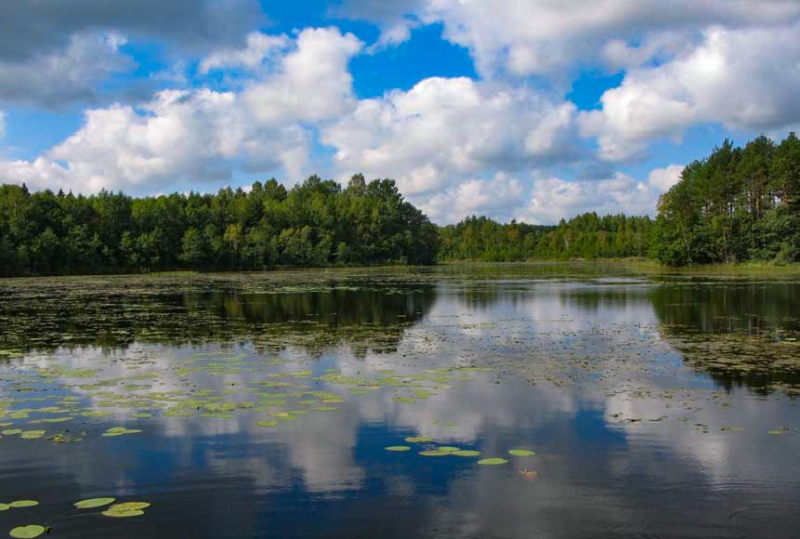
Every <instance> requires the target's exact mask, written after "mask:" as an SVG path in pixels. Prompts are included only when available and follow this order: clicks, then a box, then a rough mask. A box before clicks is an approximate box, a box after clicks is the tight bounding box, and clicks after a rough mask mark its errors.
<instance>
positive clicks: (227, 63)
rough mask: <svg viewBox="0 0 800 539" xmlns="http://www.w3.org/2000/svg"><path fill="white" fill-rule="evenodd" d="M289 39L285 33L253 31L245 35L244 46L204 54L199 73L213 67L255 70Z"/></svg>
mask: <svg viewBox="0 0 800 539" xmlns="http://www.w3.org/2000/svg"><path fill="white" fill-rule="evenodd" d="M290 43H291V40H290V39H289V38H288V37H286V36H285V35H280V36H271V35H269V34H264V33H261V32H253V33H251V34H249V35H248V36H247V43H246V45H245V47H244V48H239V49H222V50H218V51H214V52H212V53H211V54H209V55H208V56H206V57H205V58H204V59H203V60H202V61H201V62H200V65H199V66H198V71H199V72H200V73H201V74H206V73H208V72H209V71H211V70H213V69H224V68H231V67H233V68H246V69H249V70H256V69H257V68H259V67H261V64H262V63H263V62H264V60H265V59H266V58H267V57H269V56H270V55H271V54H275V53H278V52H280V51H283V50H284V49H286V48H287V47H288V46H289V45H290Z"/></svg>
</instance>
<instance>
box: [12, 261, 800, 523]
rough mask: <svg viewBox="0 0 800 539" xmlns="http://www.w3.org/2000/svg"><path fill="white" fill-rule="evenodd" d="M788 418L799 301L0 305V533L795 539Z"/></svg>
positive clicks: (469, 286) (460, 293)
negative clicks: (100, 501) (124, 510)
mask: <svg viewBox="0 0 800 539" xmlns="http://www.w3.org/2000/svg"><path fill="white" fill-rule="evenodd" d="M798 396H800V283H798V281H797V280H796V279H795V278H793V277H791V276H788V277H787V276H778V277H774V276H773V277H741V276H740V277H735V278H725V277H722V276H719V275H717V276H705V277H704V276H701V275H692V276H680V275H643V274H636V273H635V272H628V271H624V270H621V269H619V268H613V267H610V266H597V265H584V266H560V265H545V266H533V265H530V266H525V265H519V266H475V267H445V268H436V269H427V270H380V269H376V270H349V271H345V270H341V271H328V272H325V271H320V272H296V273H295V272H284V273H274V274H257V275H212V276H191V275H188V276H180V275H178V276H175V275H172V276H154V277H109V278H74V279H73V278H67V279H36V280H11V281H0V423H1V424H2V425H3V426H2V429H1V430H0V435H1V436H2V437H1V438H0V535H3V534H7V533H8V532H9V531H10V530H11V529H12V528H14V527H16V526H23V525H28V524H40V525H43V526H50V527H52V531H51V533H50V536H51V537H57V538H65V539H67V538H81V539H87V538H107V537H115V538H118V539H126V538H142V537H195V538H197V537H214V538H216V539H229V538H250V537H276V538H312V537H320V538H321V537H325V538H360V537H365V538H366V537H369V538H374V537H379V538H380V539H389V538H392V537H399V538H403V539H408V538H412V537H413V538H416V537H431V538H434V537H435V538H441V537H453V538H469V537H475V538H533V537H542V538H551V537H557V538H562V537H563V538H587V537H609V538H611V537H614V538H618V537H698V538H715V537H719V538H742V537H754V538H756V537H758V538H780V537H797V536H798V530H800V458H798V457H799V456H800V406H799V405H798V403H799V402H800V399H798ZM109 429H116V430H109ZM42 431H44V432H42ZM103 434H112V436H107V435H106V436H104V435H103ZM409 437H410V438H411V441H406V438H409ZM394 446H400V447H401V448H403V447H407V448H410V449H408V450H405V451H403V450H400V451H389V450H386V449H385V448H386V447H394ZM441 447H444V448H445V449H444V451H442V450H440V449H439V448H441ZM455 448H457V449H458V450H460V451H466V453H463V454H455V455H454V454H452V452H453V451H455V450H456V449H455ZM510 450H527V451H532V452H535V455H528V456H514V455H511V454H509V451H510ZM447 452H451V453H450V454H448V453H447ZM474 452H480V454H479V455H478V454H476V453H474ZM420 453H424V454H420ZM494 458H499V459H504V461H500V462H501V463H500V464H497V465H485V464H482V463H480V461H482V460H483V459H494ZM505 461H507V462H505ZM490 462H492V461H490ZM97 497H114V498H116V503H124V502H147V503H149V504H151V505H150V506H149V507H147V508H145V509H143V511H142V512H143V514H141V515H139V516H131V517H129V518H110V517H108V516H104V515H103V514H102V512H103V511H104V510H107V509H108V507H107V506H105V507H99V508H95V509H76V508H74V507H73V504H74V503H75V502H77V501H79V500H84V499H87V498H97ZM18 500H34V501H36V502H39V503H38V505H36V506H31V507H10V508H7V509H6V510H2V508H3V507H4V506H3V505H2V504H10V503H11V502H13V501H18ZM22 505H25V504H22ZM112 513H113V511H112ZM134 513H136V512H135V511H134Z"/></svg>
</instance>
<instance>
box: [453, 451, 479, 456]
mask: <svg viewBox="0 0 800 539" xmlns="http://www.w3.org/2000/svg"><path fill="white" fill-rule="evenodd" d="M452 454H453V455H455V456H457V457H479V456H480V455H481V452H480V451H475V450H473V449H459V450H458V451H453V453H452Z"/></svg>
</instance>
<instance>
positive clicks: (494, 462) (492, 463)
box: [478, 457, 508, 466]
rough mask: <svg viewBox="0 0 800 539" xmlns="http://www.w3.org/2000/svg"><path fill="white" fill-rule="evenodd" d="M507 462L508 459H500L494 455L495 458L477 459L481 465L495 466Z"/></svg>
mask: <svg viewBox="0 0 800 539" xmlns="http://www.w3.org/2000/svg"><path fill="white" fill-rule="evenodd" d="M507 462H508V461H507V460H506V459H501V458H496V457H495V458H490V459H483V460H479V461H478V464H480V465H482V466H497V465H498V464H505V463H507Z"/></svg>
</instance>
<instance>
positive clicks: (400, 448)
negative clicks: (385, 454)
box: [384, 445, 411, 451]
mask: <svg viewBox="0 0 800 539" xmlns="http://www.w3.org/2000/svg"><path fill="white" fill-rule="evenodd" d="M384 449H386V451H409V450H411V448H410V447H408V446H407V445H390V446H389V447H385V448H384Z"/></svg>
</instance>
